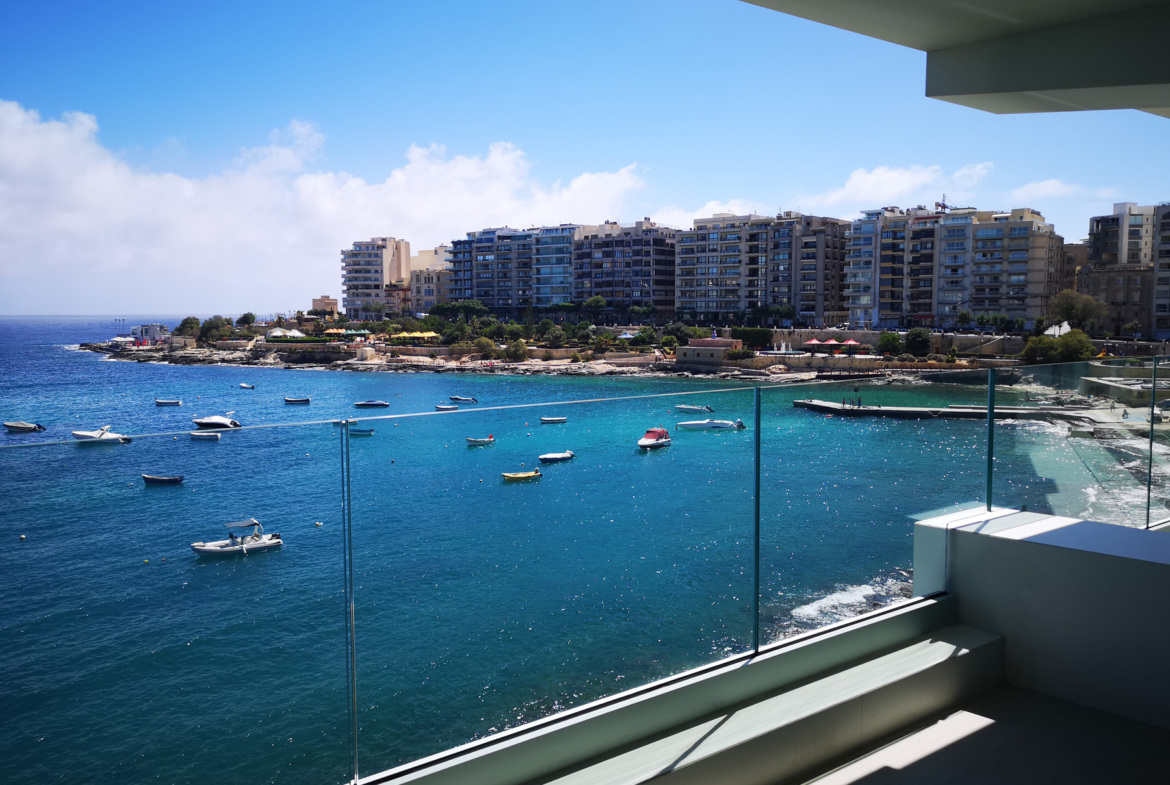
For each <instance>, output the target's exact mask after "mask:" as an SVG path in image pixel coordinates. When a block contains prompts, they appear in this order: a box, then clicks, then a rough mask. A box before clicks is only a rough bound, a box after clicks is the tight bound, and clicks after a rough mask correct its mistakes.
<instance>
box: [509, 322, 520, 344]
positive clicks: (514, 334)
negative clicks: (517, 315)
mask: <svg viewBox="0 0 1170 785" xmlns="http://www.w3.org/2000/svg"><path fill="white" fill-rule="evenodd" d="M523 338H524V327H523V326H522V325H519V324H516V323H515V322H512V323H510V324H509V325H508V326H507V327H505V328H504V339H505V340H506V341H507V342H508V343H514V342H515V341H519V340H521V339H523Z"/></svg>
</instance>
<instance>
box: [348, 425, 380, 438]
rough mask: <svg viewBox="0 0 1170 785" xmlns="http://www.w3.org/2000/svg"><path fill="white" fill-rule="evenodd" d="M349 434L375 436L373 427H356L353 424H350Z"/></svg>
mask: <svg viewBox="0 0 1170 785" xmlns="http://www.w3.org/2000/svg"><path fill="white" fill-rule="evenodd" d="M349 435H350V436H373V435H374V429H373V428H354V427H353V426H350V428H349Z"/></svg>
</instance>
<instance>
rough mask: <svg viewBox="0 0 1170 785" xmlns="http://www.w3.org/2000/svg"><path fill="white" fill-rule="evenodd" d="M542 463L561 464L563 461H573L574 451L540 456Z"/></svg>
mask: <svg viewBox="0 0 1170 785" xmlns="http://www.w3.org/2000/svg"><path fill="white" fill-rule="evenodd" d="M538 457H539V458H540V462H541V463H560V462H561V461H571V460H573V457H574V456H573V451H572V450H565V451H564V452H549V453H545V454H544V455H541V456H538Z"/></svg>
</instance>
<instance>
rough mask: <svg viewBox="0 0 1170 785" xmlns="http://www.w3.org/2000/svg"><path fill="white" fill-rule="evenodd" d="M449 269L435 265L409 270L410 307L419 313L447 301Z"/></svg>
mask: <svg viewBox="0 0 1170 785" xmlns="http://www.w3.org/2000/svg"><path fill="white" fill-rule="evenodd" d="M450 278H451V270H450V269H448V268H446V267H437V268H431V269H424V270H411V272H410V307H411V308H414V309H415V310H416V311H418V312H420V313H425V312H427V311H430V310H431V309H432V308H434V307H435V306H436V305H438V304H439V303H445V302H447V291H448V290H449V288H450Z"/></svg>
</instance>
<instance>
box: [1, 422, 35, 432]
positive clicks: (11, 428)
mask: <svg viewBox="0 0 1170 785" xmlns="http://www.w3.org/2000/svg"><path fill="white" fill-rule="evenodd" d="M4 427H5V428H7V429H8V432H9V433H34V432H36V431H43V430H45V426H43V425H38V424H37V423H35V422H24V421H23V420H17V421H16V422H6V423H4Z"/></svg>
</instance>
